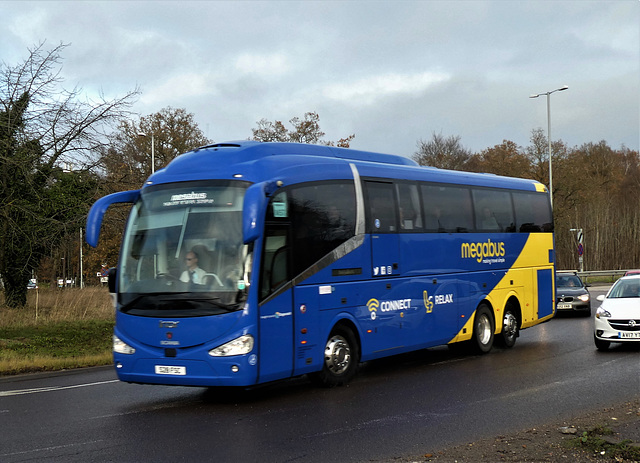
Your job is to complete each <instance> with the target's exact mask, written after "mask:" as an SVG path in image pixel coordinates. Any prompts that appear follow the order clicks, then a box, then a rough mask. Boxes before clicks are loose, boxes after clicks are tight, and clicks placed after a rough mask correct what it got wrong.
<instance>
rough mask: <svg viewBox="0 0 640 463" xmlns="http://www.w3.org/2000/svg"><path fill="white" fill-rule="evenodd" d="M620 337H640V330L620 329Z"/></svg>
mask: <svg viewBox="0 0 640 463" xmlns="http://www.w3.org/2000/svg"><path fill="white" fill-rule="evenodd" d="M618 338H620V339H640V331H632V332H630V333H627V332H624V331H620V332H618Z"/></svg>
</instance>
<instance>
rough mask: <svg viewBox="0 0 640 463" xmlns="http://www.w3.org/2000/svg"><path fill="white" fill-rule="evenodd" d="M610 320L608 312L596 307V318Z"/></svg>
mask: <svg viewBox="0 0 640 463" xmlns="http://www.w3.org/2000/svg"><path fill="white" fill-rule="evenodd" d="M600 317H602V318H611V314H610V313H609V311H607V310H605V309H603V308H602V307H598V310H596V318H600Z"/></svg>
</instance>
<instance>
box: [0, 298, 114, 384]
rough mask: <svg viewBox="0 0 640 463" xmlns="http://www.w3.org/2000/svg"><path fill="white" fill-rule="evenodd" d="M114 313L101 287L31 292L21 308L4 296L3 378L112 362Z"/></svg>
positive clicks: (0, 315) (0, 330)
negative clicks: (8, 303)
mask: <svg viewBox="0 0 640 463" xmlns="http://www.w3.org/2000/svg"><path fill="white" fill-rule="evenodd" d="M114 313H115V312H114V308H113V305H112V304H111V297H110V295H109V291H108V290H107V288H102V287H88V288H84V289H77V288H73V289H71V288H70V289H38V290H30V291H29V292H28V293H27V305H26V306H25V307H23V308H20V309H13V308H9V307H6V306H4V294H3V293H0V376H2V375H12V374H18V373H28V372H34V371H54V370H64V369H69V368H81V367H88V366H95V365H108V364H110V363H111V362H112V357H111V356H112V353H111V332H112V329H113V322H114V318H115V317H114Z"/></svg>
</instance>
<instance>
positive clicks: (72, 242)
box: [0, 44, 640, 307]
mask: <svg viewBox="0 0 640 463" xmlns="http://www.w3.org/2000/svg"><path fill="white" fill-rule="evenodd" d="M65 48H66V45H63V44H61V45H59V46H57V47H53V48H52V49H51V50H48V51H47V50H45V48H44V44H40V45H38V46H36V47H34V48H33V49H31V50H29V54H28V56H27V58H26V59H25V60H24V61H23V62H21V63H19V64H18V65H15V66H9V65H6V64H4V65H3V66H2V68H0V83H1V84H2V88H1V89H0V103H1V104H2V106H1V107H0V278H1V279H2V282H3V284H4V291H5V304H6V305H9V306H13V307H18V306H22V305H24V304H25V302H26V286H27V282H28V280H29V278H31V277H32V276H37V277H38V278H39V280H40V281H41V282H45V281H49V282H51V284H53V285H55V284H57V281H58V280H60V279H62V280H63V281H65V280H67V279H68V278H70V279H72V280H73V281H74V282H75V283H77V282H78V277H79V275H80V266H81V265H80V250H81V249H82V255H83V257H82V263H83V265H82V267H83V280H84V281H85V282H86V283H87V284H96V283H97V282H98V281H99V280H98V277H97V275H96V274H97V272H98V271H99V270H100V269H101V267H102V266H103V265H106V266H107V267H109V266H114V265H115V264H116V263H117V260H118V252H119V246H120V240H121V233H122V230H123V228H124V223H125V221H126V218H127V215H128V211H129V207H127V206H121V207H113V208H110V209H109V211H108V212H107V215H106V216H105V221H104V225H103V231H102V235H101V240H100V243H99V245H98V247H97V248H96V249H92V248H89V247H88V246H87V245H85V244H84V243H81V240H80V238H81V233H82V232H81V228H82V227H83V226H84V221H85V219H86V214H87V212H88V209H89V207H90V206H91V204H93V202H94V201H95V200H97V199H98V198H100V197H102V196H104V195H106V194H109V193H113V192H116V191H122V190H127V189H137V188H140V186H141V185H142V184H143V183H144V181H145V179H146V178H147V177H148V176H149V175H150V173H151V172H152V170H153V169H160V168H162V167H164V166H166V165H167V164H168V163H169V162H170V161H171V160H172V159H174V158H175V157H176V156H178V155H179V154H181V153H184V152H186V151H190V150H192V149H195V148H197V147H199V146H204V145H207V144H210V143H212V141H211V140H208V139H207V138H206V136H205V135H204V134H203V132H202V131H201V130H200V128H199V127H198V125H197V123H196V122H195V118H194V115H193V114H191V113H188V112H187V110H186V109H183V108H170V107H167V108H163V109H161V110H160V111H159V112H157V113H154V114H150V115H147V116H138V115H135V114H133V113H131V112H130V108H131V106H132V104H133V103H134V102H135V99H136V98H137V96H138V94H139V92H138V90H137V89H134V90H132V91H130V92H128V93H126V94H125V95H123V96H121V97H118V98H114V99H107V98H105V97H104V96H102V95H101V96H100V97H98V99H96V100H88V99H86V98H85V99H83V98H82V90H81V89H79V88H74V89H73V90H71V91H68V90H65V89H63V87H62V80H61V79H60V78H59V73H60V67H61V53H62V52H63V51H64V49H65ZM288 123H289V126H290V128H287V126H286V125H285V124H284V123H283V122H282V121H278V120H276V121H273V122H271V121H268V120H266V119H261V120H259V121H257V123H256V127H255V128H253V129H251V136H250V137H248V138H249V139H252V140H258V141H280V142H302V143H314V144H325V145H330V146H339V147H345V148H348V147H349V145H350V142H351V141H352V140H353V139H354V138H355V134H351V135H347V136H345V137H344V138H341V139H339V140H338V141H335V142H334V141H329V140H325V139H324V136H325V133H324V132H323V131H322V130H321V128H320V117H319V115H318V114H317V113H315V112H308V113H306V114H304V116H303V117H302V118H300V117H293V118H291V119H290V120H289V121H288ZM547 149H548V148H547V140H546V137H545V134H544V132H543V131H542V130H541V129H536V130H533V131H532V134H531V139H530V145H529V146H526V147H520V146H518V145H517V144H515V143H514V142H511V141H508V140H504V141H503V142H502V143H501V144H500V145H496V146H494V147H492V148H487V149H485V150H482V151H481V152H478V153H473V152H471V151H470V150H467V149H465V148H464V147H463V146H462V144H461V138H460V137H459V136H448V137H446V136H443V135H442V134H438V133H435V132H434V133H432V136H431V138H430V139H427V140H419V141H418V143H417V149H416V152H415V153H414V154H413V156H412V157H413V159H414V160H416V161H417V162H418V163H419V164H421V165H428V166H434V167H439V168H446V169H454V170H465V171H473V172H488V173H494V174H498V175H508V176H515V177H524V178H531V179H535V180H538V181H540V182H541V183H543V184H545V185H548V174H549V169H548V156H547ZM152 152H153V156H152V154H151V153H152ZM552 162H553V198H554V214H555V230H556V249H557V265H558V268H577V266H578V265H577V252H576V244H577V243H576V241H575V234H574V233H573V232H570V231H569V229H571V228H574V229H576V228H582V229H583V230H584V236H585V254H584V257H585V264H584V265H585V268H587V269H590V270H595V269H603V268H611V267H613V268H632V267H640V239H639V238H640V237H639V236H638V234H639V233H640V231H639V230H640V207H638V201H637V198H638V197H640V158H639V156H638V152H637V151H632V150H629V149H626V148H624V147H622V148H620V149H613V148H611V147H609V146H608V145H607V143H606V142H605V141H600V142H598V143H585V144H583V145H582V146H580V147H574V148H571V147H568V146H566V144H564V143H563V142H562V141H554V142H553V143H552ZM152 163H153V164H152ZM65 284H66V283H65Z"/></svg>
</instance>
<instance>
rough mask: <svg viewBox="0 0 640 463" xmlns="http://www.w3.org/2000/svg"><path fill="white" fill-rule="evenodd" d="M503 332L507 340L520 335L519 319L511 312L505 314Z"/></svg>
mask: <svg viewBox="0 0 640 463" xmlns="http://www.w3.org/2000/svg"><path fill="white" fill-rule="evenodd" d="M502 332H503V333H504V336H505V337H507V338H513V337H514V336H515V335H516V334H517V333H518V319H517V318H516V316H515V315H513V314H512V313H511V312H509V311H507V312H505V314H504V319H503V320H502Z"/></svg>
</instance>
